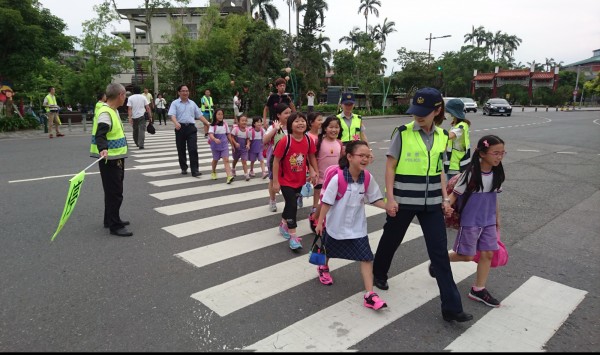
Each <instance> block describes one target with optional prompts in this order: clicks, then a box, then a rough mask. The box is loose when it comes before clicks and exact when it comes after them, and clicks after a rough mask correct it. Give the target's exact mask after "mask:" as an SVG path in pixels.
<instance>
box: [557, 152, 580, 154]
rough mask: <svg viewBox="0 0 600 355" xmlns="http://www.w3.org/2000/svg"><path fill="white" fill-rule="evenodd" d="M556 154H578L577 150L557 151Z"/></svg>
mask: <svg viewBox="0 0 600 355" xmlns="http://www.w3.org/2000/svg"><path fill="white" fill-rule="evenodd" d="M556 154H577V152H556Z"/></svg>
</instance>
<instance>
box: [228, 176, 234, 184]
mask: <svg viewBox="0 0 600 355" xmlns="http://www.w3.org/2000/svg"><path fill="white" fill-rule="evenodd" d="M233 179H235V175H232V176H228V177H227V183H228V184H231V182H232V181H233Z"/></svg>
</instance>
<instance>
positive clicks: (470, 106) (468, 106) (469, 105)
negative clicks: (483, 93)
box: [460, 97, 477, 112]
mask: <svg viewBox="0 0 600 355" xmlns="http://www.w3.org/2000/svg"><path fill="white" fill-rule="evenodd" d="M460 99H461V101H462V102H464V104H465V112H469V111H473V112H477V102H475V100H473V99H472V98H470V97H461V98H460Z"/></svg>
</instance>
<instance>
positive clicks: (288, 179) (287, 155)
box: [273, 112, 319, 250]
mask: <svg viewBox="0 0 600 355" xmlns="http://www.w3.org/2000/svg"><path fill="white" fill-rule="evenodd" d="M306 127H307V125H306V116H304V114H303V113H300V112H294V113H292V114H291V115H290V117H289V118H288V120H287V131H288V134H287V135H285V136H284V137H283V138H281V140H280V141H279V143H277V146H276V147H275V151H274V152H273V156H274V157H275V158H274V159H273V191H274V192H275V193H277V192H279V190H281V194H282V195H283V198H284V200H285V207H284V208H283V213H282V214H281V223H280V224H279V232H280V233H281V235H282V236H283V238H284V239H286V240H289V245H290V249H292V250H294V249H298V248H302V244H301V242H302V238H301V237H299V236H298V235H296V227H297V224H296V217H297V214H298V205H297V203H298V195H300V191H301V190H302V186H304V184H305V183H306V172H307V171H308V165H310V166H311V167H312V168H313V170H312V171H313V172H312V173H311V175H310V179H311V182H312V183H313V184H315V183H316V182H317V175H316V174H318V172H319V170H318V168H317V159H316V158H315V152H316V147H315V145H314V144H312V140H311V139H310V138H309V137H308V135H307V134H306V133H305V132H306Z"/></svg>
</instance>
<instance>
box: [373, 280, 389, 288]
mask: <svg viewBox="0 0 600 355" xmlns="http://www.w3.org/2000/svg"><path fill="white" fill-rule="evenodd" d="M373 285H375V287H377V288H378V289H380V290H387V289H389V288H390V285H388V283H387V280H379V279H378V278H376V277H375V278H373Z"/></svg>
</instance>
